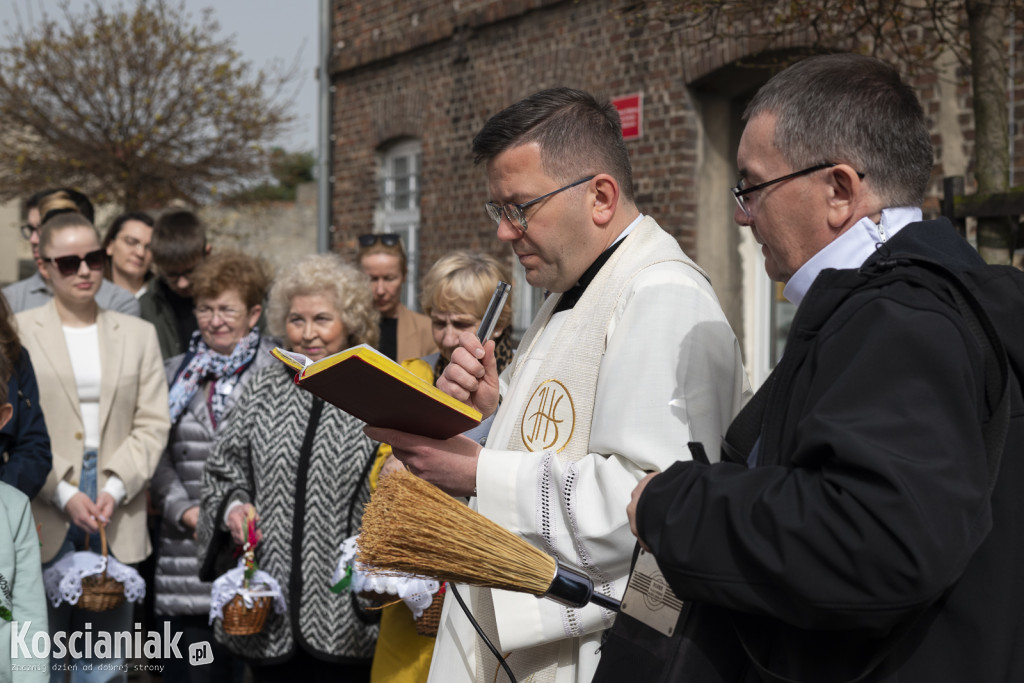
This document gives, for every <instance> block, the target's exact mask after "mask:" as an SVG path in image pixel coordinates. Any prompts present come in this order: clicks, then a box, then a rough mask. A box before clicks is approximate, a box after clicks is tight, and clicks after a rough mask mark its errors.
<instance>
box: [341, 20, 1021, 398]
mask: <svg viewBox="0 0 1024 683" xmlns="http://www.w3.org/2000/svg"><path fill="white" fill-rule="evenodd" d="M646 4H647V5H648V6H652V5H656V4H657V3H652V2H648V3H646ZM635 5H636V3H631V2H626V1H619V0H612V1H607V0H606V1H601V0H444V1H442V0H376V1H364V2H360V3H353V2H345V1H344V0H338V1H336V2H335V3H334V12H333V21H334V24H333V29H332V30H333V49H332V55H331V61H330V77H331V84H332V87H333V88H334V91H333V142H332V150H331V153H332V166H331V168H332V169H333V175H332V178H333V192H332V206H331V208H332V217H331V224H332V230H333V232H332V240H333V245H334V248H335V249H337V250H339V251H341V252H342V253H346V254H352V253H354V251H355V244H356V237H357V236H358V235H359V234H360V233H362V232H369V231H372V230H373V229H375V227H376V229H377V230H382V229H386V228H387V227H388V225H387V224H386V216H385V215H384V214H385V213H386V211H385V212H383V213H382V208H381V207H382V202H383V200H382V196H383V195H384V194H386V193H387V189H386V188H385V183H386V181H387V180H388V174H387V173H386V172H384V171H386V169H387V163H388V154H389V150H390V149H392V148H394V146H395V145H396V144H397V145H412V147H410V148H409V149H414V150H417V152H416V154H417V156H415V161H416V162H417V163H418V172H415V173H414V175H416V178H415V183H416V188H415V192H414V193H413V195H414V196H413V197H412V199H413V201H416V200H417V199H418V215H416V216H415V217H414V218H413V220H415V221H416V225H417V226H418V228H417V231H416V232H417V234H416V235H415V236H414V237H413V241H414V246H415V247H416V252H417V253H416V265H417V266H418V272H419V274H422V273H423V272H425V270H426V268H428V267H429V265H430V264H431V263H433V261H434V260H436V259H437V258H438V257H440V256H441V255H443V254H444V253H446V252H447V251H448V250H451V249H457V248H461V249H475V250H482V251H488V252H491V253H493V254H494V255H495V256H498V257H499V258H503V259H506V260H508V261H509V262H510V263H511V252H510V250H509V249H508V247H507V246H506V245H501V244H499V243H498V242H497V241H496V240H495V238H494V233H495V231H494V225H493V223H492V222H491V221H489V220H488V219H487V217H486V215H485V214H484V210H483V203H484V202H485V201H486V199H487V192H486V185H485V179H484V173H483V169H481V168H476V167H474V166H473V163H472V158H471V154H470V143H471V140H472V138H473V136H474V135H475V134H476V132H477V131H478V130H479V129H480V127H481V126H482V125H483V123H484V122H485V121H486V120H487V118H488V117H490V116H491V115H493V114H494V113H496V112H497V111H499V110H500V109H502V108H504V107H505V106H507V105H508V104H510V103H512V102H514V101H516V100H518V99H520V98H522V97H524V96H526V95H528V94H530V93H532V92H535V91H537V90H540V89H542V88H546V87H552V86H561V85H566V86H571V87H577V88H582V89H584V90H589V91H591V92H594V93H595V94H598V95H601V96H604V97H609V98H611V97H617V96H621V95H626V94H630V93H642V96H643V134H642V136H641V137H640V138H639V139H637V140H633V141H630V142H628V143H627V145H628V148H629V152H630V155H631V159H632V163H633V169H634V179H635V185H636V191H637V204H638V206H639V208H640V210H641V211H642V212H644V213H647V214H650V215H652V216H654V217H655V218H656V219H657V220H658V222H659V223H660V224H661V225H662V227H664V228H665V229H666V230H668V231H670V232H671V233H672V234H674V235H675V236H676V238H677V239H678V240H679V243H680V245H681V246H682V247H683V249H684V250H686V252H687V253H688V254H689V255H690V256H691V257H693V258H694V259H695V260H696V261H697V262H698V263H699V264H701V265H702V266H703V267H704V268H705V269H706V270H707V271H708V272H709V274H710V275H711V278H712V281H713V283H714V286H715V289H716V291H717V292H718V295H719V298H720V299H721V301H722V304H723V307H724V308H725V310H726V314H727V315H728V317H729V319H730V322H731V323H732V324H733V326H734V328H735V330H736V332H737V336H738V337H739V338H740V339H741V343H742V344H743V348H744V353H745V359H746V363H747V365H748V369H750V370H751V371H752V376H753V378H754V379H755V381H758V380H759V379H760V377H763V375H764V373H766V372H767V369H768V367H770V365H771V364H772V362H771V356H772V354H773V353H774V352H773V351H772V344H773V342H774V341H775V340H777V339H778V337H779V335H780V334H781V332H780V330H784V326H785V320H784V318H785V311H784V310H782V309H781V308H780V307H779V306H777V305H775V304H774V303H773V302H774V301H775V299H776V296H775V291H774V288H773V287H771V285H770V284H769V283H768V282H767V281H766V279H765V278H764V277H763V270H762V269H761V266H760V261H759V259H760V254H759V251H758V249H757V248H756V245H755V244H754V243H753V241H752V239H751V238H750V236H749V232H748V231H746V230H742V229H740V228H738V227H737V226H736V225H735V224H734V223H733V221H732V211H733V207H734V204H733V200H732V197H731V196H730V194H729V188H730V187H731V186H732V185H733V184H735V178H736V169H735V151H736V146H737V144H738V141H739V135H740V132H741V131H742V124H741V121H740V115H741V113H742V109H743V106H744V105H745V103H746V101H747V100H748V99H749V97H750V95H751V94H752V93H753V92H754V91H755V90H756V89H757V88H758V87H759V86H760V85H761V84H762V83H763V82H764V81H765V80H766V79H767V77H768V75H769V72H768V70H767V69H766V68H757V66H756V65H757V64H758V63H759V60H760V58H761V57H762V55H760V52H761V50H762V49H763V46H761V45H759V44H757V43H756V41H754V40H749V39H748V40H722V41H720V42H719V43H716V44H715V46H714V48H713V49H709V48H708V47H707V46H700V47H696V46H694V45H692V44H690V43H688V41H687V36H686V35H685V34H684V32H682V31H678V30H672V29H671V27H669V26H666V25H665V24H663V23H661V22H659V21H655V20H650V19H649V18H648V19H645V20H643V21H637V20H636V19H635V16H636V15H635V14H634V15H630V14H629V13H628V12H627V10H628V8H629V7H631V6H635ZM656 14H657V13H656V12H655V13H653V15H656ZM647 16H648V17H650V16H652V13H648V15H647ZM1015 36H1016V37H1015V42H1019V41H1020V36H1021V32H1020V31H1019V30H1018V31H1017V32H1016V34H1015ZM787 42H788V43H789V44H788V45H786V46H783V48H791V49H798V48H800V47H802V46H804V45H807V44H809V43H808V41H807V37H806V36H803V35H800V33H794V34H793V35H792V36H791V37H790V38H789V39H788V41H787ZM850 47H853V45H852V44H851V46H850ZM1014 54H1016V55H1020V54H1021V50H1020V49H1019V46H1018V50H1017V51H1016V52H1015V53H1014ZM741 59H742V60H744V62H746V64H747V65H746V66H743V67H741V66H739V65H738V62H739V60H741ZM1016 61H1020V59H1019V57H1018V58H1016ZM750 64H753V65H754V67H753V68H751V67H750V66H749V65H750ZM1020 66H1024V65H1018V69H1017V70H1018V72H1019V71H1020ZM944 73H946V74H948V77H947V78H938V77H935V76H930V77H922V78H919V79H917V80H915V81H913V82H914V84H915V86H916V87H917V89H918V92H919V96H920V98H921V100H922V102H923V104H924V106H925V111H926V112H927V114H928V116H929V117H930V120H931V124H932V126H933V130H934V142H935V146H936V155H937V165H936V170H935V176H934V177H935V182H934V184H933V188H934V190H933V196H932V198H931V199H930V204H929V207H926V208H930V209H931V210H932V211H934V210H935V208H936V207H937V196H938V192H939V188H940V183H939V179H940V178H941V177H942V176H944V175H965V174H968V173H969V172H970V168H971V152H972V145H971V134H970V126H971V120H972V115H971V110H970V88H969V86H968V85H966V84H965V79H966V77H965V76H964V72H963V70H962V69H961V68H958V67H957V66H956V65H955V64H954V63H953V62H952V61H951V62H950V63H949V64H948V65H947V66H946V68H945V71H944ZM1020 101H1021V97H1020V95H1017V96H1015V102H1018V103H1019V102H1020ZM1022 109H1024V107H1022ZM1021 113H1024V112H1021ZM1019 118H1020V115H1019V114H1018V116H1017V120H1019ZM1019 137H1020V132H1019V130H1018V131H1016V134H1015V135H1014V138H1015V139H1016V138H1019ZM1018 143H1019V144H1018V147H1017V148H1018V149H1024V142H1021V141H1018ZM1015 158H1016V160H1017V164H1016V166H1017V168H1018V169H1022V171H1024V163H1022V160H1024V155H1021V154H1016V155H1015ZM410 159H412V157H410ZM382 173H383V175H382ZM416 193H418V196H416ZM382 221H385V223H383V224H382ZM524 284H525V283H524ZM524 289H525V288H520V289H519V292H518V293H519V295H520V303H521V304H522V303H523V301H524V297H523V296H522V294H523V290H524ZM526 298H530V297H526ZM536 298H537V297H536V295H534V296H533V297H532V299H533V301H535V300H536ZM529 303H530V302H526V304H527V305H526V307H525V309H524V311H523V316H524V318H523V319H525V317H526V316H528V315H529V310H528V309H529V308H530V307H529V305H528V304H529ZM776 309H779V310H776ZM780 311H781V312H780Z"/></svg>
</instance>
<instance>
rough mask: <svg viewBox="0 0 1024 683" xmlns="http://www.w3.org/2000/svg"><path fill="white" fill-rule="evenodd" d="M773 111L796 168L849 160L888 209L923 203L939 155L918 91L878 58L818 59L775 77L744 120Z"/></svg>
mask: <svg viewBox="0 0 1024 683" xmlns="http://www.w3.org/2000/svg"><path fill="white" fill-rule="evenodd" d="M761 114H773V115H775V116H776V117H777V120H776V123H775V139H774V144H775V148H776V149H778V150H779V152H780V153H781V154H782V156H783V158H784V159H786V161H787V162H788V163H789V164H790V165H791V166H792V167H793V169H794V170H799V169H801V168H806V167H808V166H813V165H815V164H819V163H824V162H833V163H846V164H849V165H850V166H853V167H854V168H855V169H856V170H857V171H859V172H860V173H863V174H864V179H865V183H866V184H867V185H868V187H869V188H870V189H871V190H872V192H874V193H875V195H877V196H878V197H879V198H880V199H882V201H883V202H885V205H886V206H887V207H892V206H920V204H921V202H922V200H923V199H924V193H925V192H926V191H927V189H928V182H929V180H930V179H931V172H932V165H933V161H934V153H933V151H932V143H931V134H930V133H929V131H928V126H927V124H926V122H925V119H924V111H923V110H922V109H921V104H920V103H919V102H918V100H917V96H916V95H915V94H914V91H913V90H912V89H911V88H910V86H908V85H907V84H906V83H904V82H903V81H902V80H901V79H900V75H899V73H898V72H897V71H896V70H895V69H894V68H893V67H891V66H889V65H888V64H886V63H884V62H881V61H879V60H877V59H874V58H872V57H865V56H863V55H855V54H834V55H822V56H818V57H810V58H808V59H805V60H803V61H800V62H797V63H796V64H794V65H793V66H791V67H789V68H788V69H786V70H785V71H782V72H781V73H779V74H777V75H775V76H774V77H772V78H771V80H769V81H768V82H767V83H766V84H765V85H764V87H762V88H761V89H760V90H759V91H758V92H757V94H756V95H755V96H754V99H753V100H752V101H751V102H750V105H749V106H748V107H747V111H746V113H745V114H744V119H746V120H750V119H752V118H754V117H756V116H759V115H761Z"/></svg>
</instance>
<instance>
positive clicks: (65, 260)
mask: <svg viewBox="0 0 1024 683" xmlns="http://www.w3.org/2000/svg"><path fill="white" fill-rule="evenodd" d="M42 260H43V261H45V262H47V263H52V264H53V265H55V266H57V270H58V271H60V274H61V275H63V276H64V277H68V276H70V275H74V274H75V273H77V272H78V269H79V268H81V267H82V261H85V265H87V266H89V270H103V266H105V265H106V264H107V252H106V251H104V250H103V249H97V250H96V251H90V252H89V253H88V254H86V255H85V256H78V255H77V254H71V255H70V256H56V257H53V258H42Z"/></svg>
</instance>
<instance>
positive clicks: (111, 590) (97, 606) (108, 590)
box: [77, 522, 124, 612]
mask: <svg viewBox="0 0 1024 683" xmlns="http://www.w3.org/2000/svg"><path fill="white" fill-rule="evenodd" d="M85 543H86V547H88V545H89V538H88V536H86V539H85ZM100 551H101V553H102V554H103V558H104V559H106V557H107V531H106V525H105V524H103V523H102V522H101V523H100ZM122 602H124V584H123V583H121V582H120V581H117V580H115V579H112V578H110V577H109V576H107V569H106V567H104V568H103V572H102V573H101V574H100V575H99V576H86V577H84V578H83V579H82V595H81V597H79V598H78V603H77V605H78V607H81V608H82V609H87V610H89V611H90V612H106V611H107V610H111V609H114V608H115V607H117V606H118V605H120V604H121V603H122Z"/></svg>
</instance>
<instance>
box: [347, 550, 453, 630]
mask: <svg viewBox="0 0 1024 683" xmlns="http://www.w3.org/2000/svg"><path fill="white" fill-rule="evenodd" d="M357 552H359V536H358V535H357V536H352V537H351V538H346V539H345V542H344V543H342V544H341V557H340V558H339V559H338V566H337V567H336V568H335V570H334V576H332V577H331V584H332V585H333V584H335V583H337V582H338V581H340V580H341V578H342V577H343V576H344V575H345V573H346V572H347V570H348V568H349V567H351V568H352V583H351V584H349V589H350V590H352V591H354V592H355V593H380V594H382V595H394V596H396V597H399V598H401V600H402V602H404V603H405V604H406V606H407V607H408V608H409V611H410V612H412V617H413V619H419V618H420V617H421V616H422V615H423V611H424V610H426V609H427V608H428V607H430V604H431V603H432V602H433V601H434V593H437V591H438V589H440V588H441V584H440V583H439V582H437V581H436V580H435V579H431V578H430V577H427V576H416V575H413V574H400V573H398V572H389V571H385V570H381V569H377V568H375V567H370V566H367V565H365V564H363V563H361V562H359V561H357V560H356V553H357Z"/></svg>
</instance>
